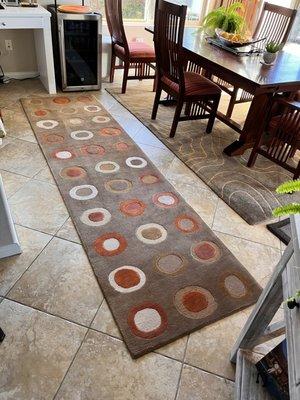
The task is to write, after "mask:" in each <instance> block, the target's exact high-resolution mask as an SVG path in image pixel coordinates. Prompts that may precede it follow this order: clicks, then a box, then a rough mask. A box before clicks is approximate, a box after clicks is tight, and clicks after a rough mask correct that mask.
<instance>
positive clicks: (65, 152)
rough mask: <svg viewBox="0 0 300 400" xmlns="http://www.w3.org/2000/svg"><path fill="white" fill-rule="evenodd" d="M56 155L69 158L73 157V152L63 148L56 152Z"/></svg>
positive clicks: (63, 158) (61, 158) (62, 158)
mask: <svg viewBox="0 0 300 400" xmlns="http://www.w3.org/2000/svg"><path fill="white" fill-rule="evenodd" d="M55 157H56V158H59V159H60V160H67V159H68V158H72V157H73V154H72V153H71V152H70V151H68V150H61V151H58V152H56V153H55Z"/></svg>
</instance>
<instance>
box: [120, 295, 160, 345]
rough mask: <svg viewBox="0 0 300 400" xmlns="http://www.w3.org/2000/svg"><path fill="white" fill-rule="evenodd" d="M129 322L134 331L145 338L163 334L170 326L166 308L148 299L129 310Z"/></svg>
mask: <svg viewBox="0 0 300 400" xmlns="http://www.w3.org/2000/svg"><path fill="white" fill-rule="evenodd" d="M127 322H128V325H129V327H130V329H131V331H132V333H133V334H134V335H136V336H139V337H141V338H144V339H152V338H155V337H157V336H159V335H161V334H162V333H163V332H164V331H165V330H166V328H167V326H168V318H167V314H166V312H165V311H164V309H163V308H162V307H161V306H160V305H159V304H157V303H152V302H148V301H145V302H144V303H142V304H140V305H138V306H136V307H133V308H132V309H131V310H130V311H129V314H128V318H127Z"/></svg>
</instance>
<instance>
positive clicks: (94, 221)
mask: <svg viewBox="0 0 300 400" xmlns="http://www.w3.org/2000/svg"><path fill="white" fill-rule="evenodd" d="M80 220H81V222H83V223H84V224H85V225H88V226H103V225H106V224H107V223H108V222H109V221H110V220H111V213H110V212H109V211H108V210H107V209H106V208H90V209H89V210H86V211H84V212H83V213H82V214H81V217H80Z"/></svg>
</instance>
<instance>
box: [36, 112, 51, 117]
mask: <svg viewBox="0 0 300 400" xmlns="http://www.w3.org/2000/svg"><path fill="white" fill-rule="evenodd" d="M47 113H48V111H47V110H36V111H35V112H34V114H35V115H36V116H38V117H44V116H45V115H47Z"/></svg>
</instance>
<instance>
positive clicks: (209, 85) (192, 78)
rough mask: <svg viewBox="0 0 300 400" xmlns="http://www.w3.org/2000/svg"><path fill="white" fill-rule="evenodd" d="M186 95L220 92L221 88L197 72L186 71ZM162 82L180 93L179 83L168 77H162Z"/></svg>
mask: <svg viewBox="0 0 300 400" xmlns="http://www.w3.org/2000/svg"><path fill="white" fill-rule="evenodd" d="M184 80H185V96H186V97H192V96H198V95H214V94H220V93H221V89H220V88H219V86H218V85H216V84H215V83H213V82H212V81H210V80H209V79H207V78H205V77H204V76H202V75H200V74H197V73H195V72H185V73H184ZM162 82H164V83H165V84H166V85H168V86H169V87H170V88H171V89H172V90H174V91H175V92H177V93H179V84H178V83H176V82H174V81H172V80H170V79H169V78H167V77H165V76H164V77H162Z"/></svg>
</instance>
